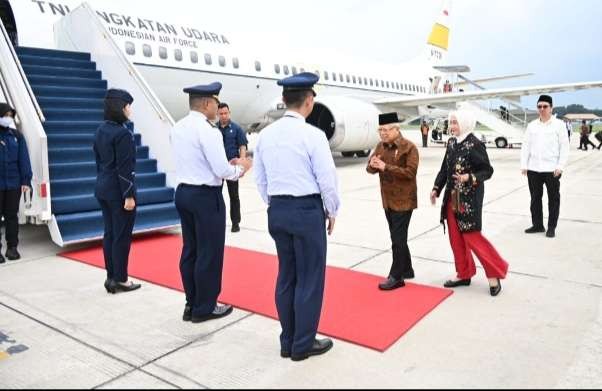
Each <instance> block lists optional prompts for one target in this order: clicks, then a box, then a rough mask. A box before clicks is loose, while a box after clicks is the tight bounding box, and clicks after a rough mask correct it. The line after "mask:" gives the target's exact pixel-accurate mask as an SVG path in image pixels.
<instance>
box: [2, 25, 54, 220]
mask: <svg viewBox="0 0 602 391" xmlns="http://www.w3.org/2000/svg"><path fill="white" fill-rule="evenodd" d="M0 31H1V33H0V79H2V83H1V84H2V91H3V94H4V97H5V98H6V100H7V103H9V104H10V105H11V106H12V107H14V108H15V109H16V111H17V118H16V122H17V124H18V127H19V130H20V131H21V133H22V134H23V137H24V138H25V141H26V142H27V147H28V150H29V156H30V161H31V170H32V173H33V177H32V186H33V193H32V197H31V203H27V204H24V206H25V207H24V208H21V209H20V210H21V214H20V222H24V220H25V218H26V217H29V218H32V219H33V223H34V224H44V223H46V222H48V221H50V220H51V218H52V209H51V198H50V169H49V166H48V138H47V136H46V132H45V131H44V127H43V125H42V123H43V122H45V118H44V114H43V113H42V110H41V108H40V106H39V105H38V102H37V99H36V97H35V95H34V94H33V90H32V89H31V86H30V85H29V81H28V80H27V76H26V75H25V72H24V71H23V68H22V67H21V62H20V60H19V57H18V56H17V54H16V52H15V49H14V47H13V44H12V41H11V40H10V37H9V35H8V33H7V31H6V28H5V27H4V23H2V21H1V20H0Z"/></svg>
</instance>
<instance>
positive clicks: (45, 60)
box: [19, 55, 96, 70]
mask: <svg viewBox="0 0 602 391" xmlns="http://www.w3.org/2000/svg"><path fill="white" fill-rule="evenodd" d="M19 61H20V62H21V65H41V66H46V67H63V68H77V69H92V70H96V63H95V62H92V61H82V60H72V59H69V58H62V57H40V56H30V55H22V56H19Z"/></svg>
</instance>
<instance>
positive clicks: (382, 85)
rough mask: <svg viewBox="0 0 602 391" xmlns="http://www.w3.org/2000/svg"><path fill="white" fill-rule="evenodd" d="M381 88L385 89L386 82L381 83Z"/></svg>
mask: <svg viewBox="0 0 602 391" xmlns="http://www.w3.org/2000/svg"><path fill="white" fill-rule="evenodd" d="M380 87H381V88H385V81H384V80H381V81H380Z"/></svg>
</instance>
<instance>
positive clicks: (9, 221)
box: [0, 189, 21, 248]
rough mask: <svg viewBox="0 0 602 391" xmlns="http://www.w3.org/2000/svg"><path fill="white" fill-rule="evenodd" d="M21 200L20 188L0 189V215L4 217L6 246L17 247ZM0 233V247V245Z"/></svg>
mask: <svg viewBox="0 0 602 391" xmlns="http://www.w3.org/2000/svg"><path fill="white" fill-rule="evenodd" d="M20 202H21V189H16V190H0V215H1V216H2V217H3V218H4V225H5V227H6V245H7V247H8V248H12V247H17V245H18V244H19V217H18V216H17V214H18V213H19V203H20ZM1 239H2V238H1V233H0V247H2V241H1Z"/></svg>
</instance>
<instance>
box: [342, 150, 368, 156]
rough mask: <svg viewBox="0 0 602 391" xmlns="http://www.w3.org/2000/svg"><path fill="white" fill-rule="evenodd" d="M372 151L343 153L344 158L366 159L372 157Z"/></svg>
mask: <svg viewBox="0 0 602 391" xmlns="http://www.w3.org/2000/svg"><path fill="white" fill-rule="evenodd" d="M370 152H371V151H370V150H367V151H352V152H341V154H342V155H343V157H354V156H357V157H359V158H364V157H368V156H370Z"/></svg>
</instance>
